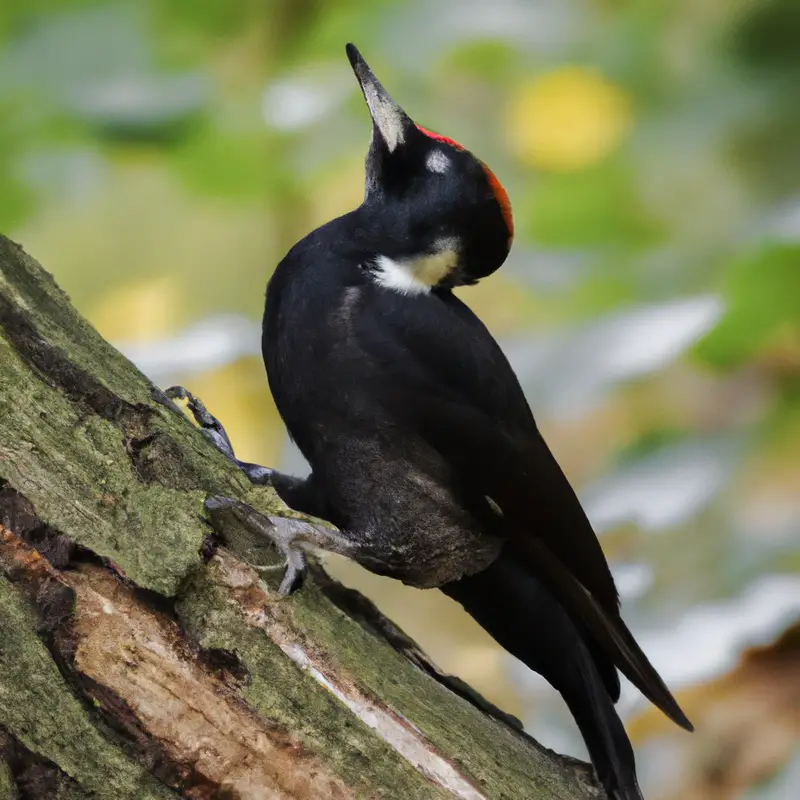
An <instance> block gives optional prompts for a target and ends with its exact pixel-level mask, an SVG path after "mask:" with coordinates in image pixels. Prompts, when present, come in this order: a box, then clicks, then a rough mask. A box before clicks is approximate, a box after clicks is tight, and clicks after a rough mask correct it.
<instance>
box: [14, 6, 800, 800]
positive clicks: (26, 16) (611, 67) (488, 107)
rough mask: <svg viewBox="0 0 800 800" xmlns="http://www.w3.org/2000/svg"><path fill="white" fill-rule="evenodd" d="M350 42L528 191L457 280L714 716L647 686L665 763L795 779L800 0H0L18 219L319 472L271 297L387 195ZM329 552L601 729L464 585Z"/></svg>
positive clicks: (469, 663)
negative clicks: (509, 646)
mask: <svg viewBox="0 0 800 800" xmlns="http://www.w3.org/2000/svg"><path fill="white" fill-rule="evenodd" d="M347 41H354V42H355V43H356V44H357V45H358V46H359V47H360V48H361V50H362V52H363V53H364V55H365V57H366V58H367V60H368V61H369V62H370V64H371V65H372V66H373V68H374V70H375V71H376V73H377V74H378V76H379V77H380V78H381V79H382V80H383V82H384V84H385V85H386V86H387V88H388V89H389V91H390V92H391V93H392V94H393V95H394V96H395V97H396V99H398V101H399V102H400V103H401V104H403V105H404V106H405V108H406V109H407V110H408V111H409V113H410V114H411V116H412V117H413V118H415V119H416V120H417V121H418V122H420V123H421V124H423V125H425V126H426V127H429V128H432V129H434V130H437V131H440V132H442V133H445V134H447V135H450V136H453V137H454V138H456V139H457V140H459V141H460V142H462V143H463V144H464V145H465V146H466V147H468V148H469V149H471V150H473V151H474V152H476V153H477V154H479V155H480V156H481V157H482V158H483V159H484V160H486V161H487V162H488V163H489V164H490V165H491V166H492V169H493V170H494V171H495V172H496V173H497V175H498V176H499V177H500V179H501V180H502V181H503V182H504V184H505V185H506V187H507V189H508V191H509V194H510V196H511V198H512V203H513V205H514V210H515V219H516V226H517V239H516V244H515V247H514V250H513V253H512V256H511V258H510V259H509V261H508V263H507V265H506V266H505V267H504V268H503V269H502V270H501V271H500V273H498V274H497V275H495V276H493V277H492V278H491V279H490V280H487V281H485V282H484V284H483V285H481V286H479V287H476V288H474V289H469V290H464V291H463V292H461V295H462V297H463V298H464V299H465V300H466V301H467V302H468V303H469V304H470V305H472V306H473V308H475V309H476V310H477V312H478V313H479V314H480V315H481V316H482V317H483V318H484V319H485V320H486V322H487V324H488V325H489V327H490V328H491V329H492V331H493V332H494V333H495V334H496V335H497V337H498V338H499V339H500V341H501V343H502V344H503V345H504V346H505V348H506V349H507V352H508V353H509V354H510V356H511V358H512V361H513V363H514V366H515V368H516V369H517V370H518V372H519V375H520V378H521V380H522V383H523V385H524V387H525V389H526V391H527V394H528V397H529V399H530V402H531V403H532V405H533V408H534V411H535V413H536V415H537V418H538V420H539V422H540V426H541V428H542V429H543V431H544V433H545V435H546V437H547V438H548V440H549V441H550V443H551V446H552V448H553V449H554V451H555V453H556V454H557V456H558V457H559V459H560V461H561V462H562V464H563V465H564V467H565V470H566V472H567V473H568V475H569V476H570V478H571V479H572V481H573V482H574V484H575V485H576V486H577V487H578V488H579V493H580V495H581V497H582V499H583V500H584V501H585V504H586V507H587V510H588V513H589V515H590V517H591V518H592V520H593V521H594V523H595V524H596V527H597V529H598V531H599V532H600V534H601V537H602V542H603V545H604V547H605V549H606V551H607V553H608V554H609V557H610V559H611V561H612V565H613V568H614V571H615V573H616V575H617V576H618V579H619V583H620V586H621V589H622V594H623V602H624V613H625V616H626V618H627V620H628V621H629V623H630V625H631V627H632V628H633V630H634V632H635V633H636V634H637V636H639V638H640V640H641V641H642V643H643V645H644V647H645V649H646V650H647V651H648V653H649V654H650V655H651V656H652V659H653V661H654V662H655V664H656V666H657V667H658V668H659V669H660V670H661V672H662V674H663V675H664V677H665V678H666V680H667V681H668V682H669V683H670V684H671V685H672V686H673V687H674V688H675V689H676V690H677V692H678V695H679V698H680V699H681V701H682V702H683V704H684V707H685V708H686V709H687V711H688V713H689V716H690V717H691V718H692V719H693V720H694V721H695V723H696V725H697V728H698V731H697V733H696V734H695V735H694V736H688V735H686V734H683V733H681V732H680V731H678V730H677V729H675V728H674V727H673V726H670V724H669V723H668V722H667V721H666V720H665V719H664V718H662V717H660V716H659V715H658V714H656V713H654V712H652V711H651V710H648V708H647V705H646V703H645V702H644V701H643V700H642V699H641V698H640V697H638V696H637V695H636V694H635V693H634V692H633V691H630V692H628V691H626V692H625V694H624V695H623V700H622V702H621V709H622V711H623V713H624V716H625V719H626V722H627V723H628V725H629V728H630V731H631V734H632V737H633V739H634V743H635V745H636V747H637V750H638V753H639V756H638V760H639V764H640V772H641V777H642V784H643V787H644V789H645V794H646V795H647V796H648V798H652V800H658V799H660V798H682V800H686V799H688V800H691V799H692V798H698V800H699V799H700V798H709V799H710V798H714V800H717V799H719V800H722V799H723V798H740V797H742V798H748V799H749V800H756V799H758V800H778V798H786V799H787V800H788V798H795V797H800V749H799V748H798V731H799V730H800V626H798V619H799V618H800V552H799V551H798V532H800V380H799V378H800V3H798V2H796V1H795V0H784V1H783V2H778V0H674V1H673V2H665V1H664V0H412V1H411V2H392V1H390V0H370V2H356V1H355V0H342V1H341V2H334V1H333V0H328V2H325V1H324V0H193V1H192V2H181V1H180V0H149V2H148V1H147V0H136V1H135V2H134V0H129V1H125V0H120V1H117V0H103V1H100V2H99V1H98V0H3V2H2V3H0V230H2V231H3V232H4V233H6V234H8V235H10V236H12V237H13V238H14V239H16V240H18V241H20V242H21V243H23V244H24V246H25V247H26V248H27V249H28V250H29V251H30V252H31V253H32V254H33V255H34V256H36V257H37V258H38V259H39V260H40V261H42V263H44V264H45V266H46V267H47V268H48V269H50V270H51V271H52V272H53V273H54V274H55V276H56V278H57V280H58V281H59V283H60V284H61V285H62V286H63V287H64V288H65V289H66V290H67V291H68V292H69V293H70V294H71V296H72V298H73V300H74V302H75V303H76V304H77V306H78V307H79V308H80V309H81V311H83V312H84V313H85V314H86V315H87V316H88V317H89V319H90V320H91V321H92V322H93V323H94V324H95V325H96V326H97V327H98V328H99V329H100V331H101V332H102V333H103V334H104V335H105V336H106V337H107V338H109V339H110V340H111V341H113V342H114V343H115V344H117V345H118V346H120V347H121V348H122V349H123V350H124V351H125V352H126V353H127V354H128V355H129V356H130V357H131V358H132V359H133V360H134V361H135V362H136V363H137V364H138V365H139V366H140V367H141V369H142V370H143V371H145V372H146V373H148V374H149V375H150V376H151V377H152V378H153V379H154V380H155V381H156V382H157V383H159V384H160V385H162V386H166V385H169V384H171V383H175V382H181V383H184V384H186V385H187V386H189V387H191V389H192V390H194V391H195V392H196V393H197V394H198V395H200V396H201V397H203V398H204V400H205V401H206V403H207V404H208V405H209V407H210V408H211V409H212V410H213V411H214V412H215V413H216V414H217V415H218V416H219V417H220V418H221V419H222V420H223V421H224V422H225V424H226V425H227V426H228V430H229V432H230V433H231V435H232V438H233V441H234V444H235V446H236V448H237V451H238V454H239V456H240V457H242V458H245V459H247V460H253V461H259V462H261V463H267V464H274V465H281V466H283V467H285V468H288V469H293V470H296V471H298V472H302V471H303V469H304V466H303V464H302V461H301V459H300V458H299V456H298V455H297V453H296V452H295V451H293V450H292V448H291V447H290V446H289V445H288V443H287V441H286V438H285V435H284V431H283V428H282V425H281V424H280V421H279V419H278V417H277V415H276V412H275V410H274V407H273V405H272V402H271V399H270V395H269V392H268V389H267V385H266V381H265V376H264V372H263V366H262V364H261V361H260V356H259V352H258V337H259V323H260V315H261V310H262V302H263V289H264V285H265V283H266V280H267V278H268V277H269V275H270V273H271V271H272V269H273V268H274V265H275V264H276V263H277V262H278V261H279V260H280V259H281V257H282V256H283V254H284V253H285V252H286V250H287V249H288V248H289V247H290V246H291V245H292V244H293V243H294V242H295V241H296V240H297V239H299V238H300V237H301V236H302V235H304V234H305V233H307V232H308V231H309V230H311V229H312V228H314V227H315V226H317V225H318V224H320V223H322V222H325V221H327V220H328V219H330V218H332V217H334V216H336V215H338V214H340V213H343V212H345V211H346V210H348V209H350V208H351V207H353V206H355V205H357V204H358V203H359V202H360V199H361V197H362V192H363V167H362V164H363V157H364V154H365V150H366V146H367V142H368V138H369V130H370V128H369V122H368V116H367V112H366V109H365V107H364V105H363V102H362V100H361V97H360V94H359V92H358V87H357V85H356V82H355V80H354V78H353V76H352V73H351V71H350V68H349V66H348V63H347V60H346V58H345V56H344V44H345V42H347ZM328 563H329V566H330V568H331V570H332V571H334V572H335V573H336V574H337V575H338V576H340V577H341V578H342V579H343V580H345V581H346V582H348V583H349V584H351V585H355V586H357V587H359V588H361V589H363V590H364V591H365V592H367V593H368V594H369V595H370V596H372V597H373V598H374V599H375V600H376V601H377V602H378V604H379V605H380V606H381V607H382V608H383V609H385V610H386V611H387V612H388V613H389V614H390V615H391V616H392V617H393V618H395V619H396V620H397V621H398V622H399V623H400V624H401V625H402V626H403V627H404V628H405V629H406V630H407V631H408V632H409V633H410V634H411V635H412V636H414V637H415V638H417V639H418V640H419V641H420V642H421V643H422V645H423V646H424V647H425V648H427V649H428V651H429V652H430V653H431V655H432V656H433V658H434V659H435V660H436V661H438V662H439V664H440V665H441V666H442V667H443V668H444V669H446V670H449V671H451V672H454V673H456V674H458V675H460V676H461V677H463V678H465V679H466V680H468V681H470V682H471V683H472V684H473V685H474V686H475V687H476V688H478V689H479V690H480V691H482V692H483V693H484V694H485V695H487V696H488V697H489V698H490V699H491V700H493V701H494V702H496V703H497V704H499V705H500V706H502V707H503V708H504V709H506V710H507V711H510V712H512V713H514V714H516V715H517V716H519V717H520V718H521V719H523V720H524V722H525V725H526V727H527V729H528V730H529V731H530V732H531V733H532V734H533V735H535V736H536V737H538V738H539V739H540V740H542V741H543V742H545V743H546V744H548V745H549V746H551V747H553V748H556V749H559V750H561V751H565V752H570V753H574V754H576V755H581V754H582V753H583V749H582V744H581V741H580V737H579V736H578V734H577V731H576V729H575V727H574V725H573V724H572V722H571V720H570V718H569V715H568V714H567V712H566V710H565V708H564V707H563V706H562V704H561V701H560V698H559V697H558V696H557V695H555V693H554V692H553V691H552V690H550V689H549V688H548V687H547V686H546V685H544V684H543V682H542V681H541V680H539V679H537V678H536V676H533V675H531V674H530V673H529V672H528V671H527V670H525V669H524V668H523V667H522V666H521V665H520V664H519V663H517V662H515V661H514V660H513V659H511V658H510V657H509V656H508V655H506V654H505V653H504V652H502V651H501V650H499V649H498V648H497V647H496V646H495V645H494V644H493V643H492V642H491V640H489V639H488V637H487V636H485V635H484V634H483V633H482V631H480V630H479V629H478V628H477V626H476V625H475V624H474V623H472V622H471V620H469V619H468V618H467V617H466V616H465V615H464V614H463V613H461V612H460V610H459V609H458V608H457V607H456V606H455V605H454V604H452V603H450V602H449V601H447V600H446V599H445V598H443V597H441V596H440V595H439V594H438V593H437V592H419V591H415V590H411V589H407V588H405V587H403V586H400V585H398V584H396V583H394V582H392V581H389V580H384V579H378V578H376V577H374V576H370V575H367V574H366V573H364V572H363V571H361V570H359V569H358V568H356V567H354V566H353V565H349V564H346V563H343V562H341V561H338V560H336V559H333V558H331V559H329V560H328ZM520 613H524V610H521V611H520Z"/></svg>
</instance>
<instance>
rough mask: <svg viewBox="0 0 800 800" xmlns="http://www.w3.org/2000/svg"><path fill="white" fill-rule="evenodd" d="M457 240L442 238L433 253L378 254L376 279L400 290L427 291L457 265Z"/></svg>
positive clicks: (420, 292) (384, 284)
mask: <svg viewBox="0 0 800 800" xmlns="http://www.w3.org/2000/svg"><path fill="white" fill-rule="evenodd" d="M457 245H458V242H457V241H456V240H455V239H440V240H439V241H438V242H436V244H435V245H434V247H435V251H434V252H433V253H425V254H423V255H420V256H416V257H412V258H404V259H397V260H395V259H393V258H389V257H388V256H378V258H377V259H376V261H375V264H376V266H377V271H376V272H375V281H376V282H377V283H378V284H379V285H380V286H383V287H384V288H386V289H393V290H394V291H396V292H400V294H427V293H428V292H429V291H430V290H431V289H432V288H433V287H434V286H436V285H437V284H438V283H441V281H442V280H444V279H445V278H446V277H447V276H448V275H449V274H450V273H451V272H452V271H453V270H454V269H455V268H456V267H457V266H458V250H457Z"/></svg>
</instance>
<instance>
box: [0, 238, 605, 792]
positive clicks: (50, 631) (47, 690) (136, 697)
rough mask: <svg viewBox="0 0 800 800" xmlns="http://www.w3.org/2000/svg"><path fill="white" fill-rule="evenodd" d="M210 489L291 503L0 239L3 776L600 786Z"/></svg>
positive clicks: (113, 785)
mask: <svg viewBox="0 0 800 800" xmlns="http://www.w3.org/2000/svg"><path fill="white" fill-rule="evenodd" d="M208 494H219V495H225V496H230V497H234V498H236V499H238V500H241V501H242V502H245V503H247V504H249V505H251V506H253V507H254V508H256V509H257V510H259V511H260V512H261V513H263V514H266V515H272V516H275V515H284V516H296V515H294V514H293V513H292V512H289V510H288V509H286V508H285V507H284V506H283V505H282V504H281V503H280V501H279V500H278V499H277V498H276V496H275V495H274V493H273V492H272V491H271V490H270V489H266V488H263V487H262V488H254V487H252V486H250V485H249V484H248V483H247V481H246V480H245V479H244V477H243V475H242V474H241V473H240V472H239V471H238V470H237V469H236V468H235V467H234V466H233V465H232V464H230V463H229V462H228V461H226V459H224V458H223V457H222V456H221V455H220V454H219V453H218V452H217V451H215V450H214V449H213V447H211V446H210V445H209V444H208V443H207V442H206V441H205V439H204V438H203V437H202V436H201V435H200V433H199V431H197V429H196V428H194V427H193V425H192V424H191V423H190V422H189V421H188V420H187V418H186V417H185V416H184V415H183V414H182V413H181V411H180V410H179V409H177V408H176V407H175V406H174V405H173V404H172V403H171V402H170V401H169V400H168V399H167V398H166V397H165V395H164V394H163V392H161V391H160V390H159V389H158V388H157V387H154V386H153V385H152V384H151V383H150V382H149V381H148V380H147V378H146V377H145V376H143V375H142V374H141V373H140V372H139V371H138V370H136V368H135V367H134V366H133V365H132V364H130V363H129V362H128V361H127V360H126V359H125V358H124V357H123V356H122V355H121V354H119V353H118V352H117V351H116V350H115V349H114V348H113V347H111V346H110V345H109V344H108V343H107V342H105V341H104V340H103V339H102V337H101V336H100V335H99V334H98V333H97V332H96V331H95V330H94V329H93V328H92V327H91V326H90V325H89V324H88V323H87V322H86V321H85V320H84V319H83V318H82V317H80V315H79V314H78V313H77V312H76V311H75V309H74V308H73V307H72V306H71V305H70V304H69V301H68V298H67V297H66V295H64V293H63V292H61V290H60V289H58V287H57V286H56V285H55V283H54V282H53V280H52V278H51V277H50V276H49V275H48V274H47V273H46V272H45V271H44V270H43V269H42V268H41V267H40V266H39V265H38V264H37V263H36V262H35V261H34V260H33V259H31V258H30V257H29V256H28V255H26V254H25V253H24V252H23V251H22V249H21V248H20V247H18V246H17V245H15V244H13V243H12V242H10V241H9V240H7V239H4V238H3V237H2V236H0V525H2V526H3V527H2V530H0V532H2V542H0V607H2V608H3V613H2V614H0V797H9V798H13V797H14V793H15V792H17V793H19V792H20V790H21V788H22V787H23V785H25V784H24V781H25V780H26V779H25V775H26V774H27V775H29V776H30V775H35V776H39V777H37V780H39V779H41V781H44V783H42V784H41V786H44V785H45V784H47V785H49V786H50V787H51V788H50V789H41V788H38V789H37V788H35V787H34V789H33V790H31V789H30V786H27V785H25V786H27V788H25V791H26V792H27V794H26V795H25V796H26V797H39V796H42V797H44V796H48V795H47V794H46V791H50V792H51V796H53V797H64V798H66V797H73V796H74V797H76V798H78V797H80V798H83V797H95V798H97V797H100V798H106V797H108V798H117V797H119V798H127V797H132V798H133V797H136V798H150V797H153V798H162V797H176V796H180V797H191V798H212V797H223V796H224V797H227V798H242V799H243V800H244V799H245V798H247V799H248V800H250V799H252V800H257V799H258V798H267V797H269V798H272V797H295V798H301V797H309V798H310V797H314V798H324V797H364V798H372V797H386V798H394V797H398V798H438V797H453V796H455V797H465V798H471V800H479V798H492V799H494V798H498V799H499V798H508V800H511V799H512V798H513V799H514V800H516V799H517V798H523V797H524V798H531V800H537V798H542V799H544V798H564V799H565V800H566V798H570V799H571V800H583V799H584V798H591V797H599V796H600V795H599V793H598V790H597V789H596V788H595V787H594V784H593V783H592V781H591V779H590V772H589V770H588V768H587V767H586V766H585V765H582V764H579V763H578V762H574V761H572V760H571V759H565V758H562V757H559V756H557V755H555V754H553V753H550V752H549V751H547V750H545V749H543V748H541V747H539V746H537V745H536V744H535V743H534V742H532V741H531V740H530V739H529V738H528V737H526V736H524V735H523V734H521V733H520V732H519V731H518V730H516V729H515V728H514V727H513V726H511V725H508V724H506V723H505V722H503V721H502V720H500V719H498V718H497V717H496V716H493V715H491V714H487V713H485V711H484V710H482V709H481V708H478V707H477V705H481V706H482V708H484V709H485V708H489V705H488V704H486V703H485V702H484V703H480V702H478V703H477V704H476V702H470V701H469V700H468V699H465V697H467V698H469V697H470V692H469V691H461V690H460V689H459V687H458V686H456V685H455V684H453V683H451V684H448V685H450V686H454V687H455V688H456V690H457V691H456V693H454V692H452V691H450V689H449V688H448V685H445V684H447V681H445V680H444V679H440V676H439V673H438V671H437V670H436V668H435V667H434V666H433V665H431V664H430V663H429V662H428V661H427V659H426V658H425V656H424V654H422V653H421V652H420V651H419V650H418V648H416V646H415V645H414V644H413V642H410V640H408V639H407V637H404V635H403V634H402V632H400V631H398V630H397V629H395V628H393V627H392V626H391V623H389V622H388V621H386V620H383V619H382V618H381V617H380V615H379V613H378V612H377V610H375V609H374V608H373V607H371V606H370V604H369V603H368V602H366V601H364V602H360V601H355V602H354V601H353V597H354V595H352V594H348V593H347V590H344V589H342V587H338V585H337V584H336V583H335V582H333V581H332V580H331V579H330V578H329V577H327V576H326V575H325V574H324V572H322V571H321V568H320V567H318V566H314V567H313V568H312V570H311V576H310V579H309V581H308V583H307V585H306V586H305V587H304V588H303V589H302V590H301V591H300V592H299V593H297V594H296V595H294V596H292V597H291V598H288V599H285V600H284V599H279V598H277V596H276V592H275V586H276V580H277V575H275V576H272V575H267V574H264V575H259V574H258V573H257V572H256V571H255V570H254V569H253V568H252V567H251V566H249V565H248V564H247V563H246V562H247V561H250V562H252V563H259V564H263V563H269V562H272V563H276V561H277V558H276V555H275V554H274V553H273V552H272V551H271V549H270V548H269V547H268V546H267V545H265V544H264V543H263V542H258V541H254V540H252V539H248V538H247V537H246V536H242V537H239V536H236V535H233V533H232V534H231V536H230V537H229V539H228V540H227V541H226V542H224V543H222V544H221V543H220V542H219V541H218V538H217V537H216V536H215V535H214V534H213V531H212V528H211V526H210V524H209V521H208V519H207V518H206V515H205V512H204V510H203V501H204V499H205V497H206V496H207V495H208ZM462 695H463V696H462ZM198 698H202V702H201V701H200V699H198ZM472 699H473V700H475V698H474V697H473V698H472ZM4 737H5V738H4ZM4 741H5V742H6V743H7V745H8V746H4V745H3V742H4ZM48 781H49V783H47V782H48ZM52 787H55V788H52ZM36 792H39V794H36ZM43 792H45V794H43Z"/></svg>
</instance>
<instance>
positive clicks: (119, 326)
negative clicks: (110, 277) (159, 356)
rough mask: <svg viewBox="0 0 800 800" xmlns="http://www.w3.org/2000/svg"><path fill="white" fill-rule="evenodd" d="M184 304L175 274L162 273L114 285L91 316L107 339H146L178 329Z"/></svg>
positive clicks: (156, 337)
mask: <svg viewBox="0 0 800 800" xmlns="http://www.w3.org/2000/svg"><path fill="white" fill-rule="evenodd" d="M181 307H182V302H181V292H180V289H179V287H178V282H177V280H176V278H175V276H174V275H160V276H158V277H155V278H149V279H147V280H143V281H139V282H137V283H127V284H125V285H123V286H120V287H119V288H115V289H112V290H111V291H110V292H108V293H106V294H105V295H104V296H103V297H102V298H101V299H100V301H99V302H98V303H96V304H95V305H94V307H93V308H90V309H89V311H88V313H87V316H88V317H89V320H90V321H91V322H92V324H93V325H94V326H95V327H96V328H97V329H98V330H99V331H100V333H101V334H102V335H103V336H104V337H105V338H106V339H110V340H111V341H127V342H142V341H148V340H150V341H152V340H154V339H160V338H162V337H164V336H168V335H169V334H171V333H174V332H175V328H176V325H177V324H179V323H180V321H181V320H180V310H181Z"/></svg>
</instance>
